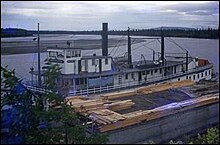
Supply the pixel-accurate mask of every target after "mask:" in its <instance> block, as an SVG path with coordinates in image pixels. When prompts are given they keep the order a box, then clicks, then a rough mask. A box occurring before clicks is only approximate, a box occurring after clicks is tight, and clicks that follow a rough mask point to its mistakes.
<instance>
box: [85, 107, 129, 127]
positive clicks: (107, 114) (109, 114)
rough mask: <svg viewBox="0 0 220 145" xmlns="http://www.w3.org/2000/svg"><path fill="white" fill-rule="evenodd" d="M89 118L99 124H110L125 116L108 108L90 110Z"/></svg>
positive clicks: (123, 118)
mask: <svg viewBox="0 0 220 145" xmlns="http://www.w3.org/2000/svg"><path fill="white" fill-rule="evenodd" d="M89 113H90V116H89V118H90V119H92V120H94V121H96V122H97V123H99V124H100V125H107V124H112V123H115V122H117V121H120V120H125V119H126V117H124V116H123V115H121V114H119V113H116V112H114V111H111V110H109V109H102V110H95V111H90V112H89Z"/></svg>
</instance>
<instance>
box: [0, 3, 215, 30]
mask: <svg viewBox="0 0 220 145" xmlns="http://www.w3.org/2000/svg"><path fill="white" fill-rule="evenodd" d="M38 22H39V23H40V29H41V30H72V31H74V30H100V29H101V27H102V23H103V22H108V23H109V30H112V29H117V30H119V29H127V27H131V28H135V29H137V28H139V29H143V28H154V27H160V26H175V27H193V28H202V27H203V28H204V27H205V28H207V27H208V26H210V27H214V28H217V27H218V26H219V2H218V1H207V2H206V1H196V2H193V1H183V2H181V1H166V2H164V1H139V2H137V1H132V2H131V1H100V2H99V1H90V2H86V1H65V2H63V1H62V2H61V1H60V2H59V1H54V2H53V1H47V2H46V1H33V2H31V1H20V2H19V1H16V2H15V1H14V2H13V1H11V2H9V1H1V27H2V28H6V27H13V28H24V29H28V30H36V29H37V23H38Z"/></svg>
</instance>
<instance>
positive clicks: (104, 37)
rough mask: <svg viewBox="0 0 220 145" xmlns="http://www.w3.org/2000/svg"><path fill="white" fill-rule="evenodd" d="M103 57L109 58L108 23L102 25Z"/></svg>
mask: <svg viewBox="0 0 220 145" xmlns="http://www.w3.org/2000/svg"><path fill="white" fill-rule="evenodd" d="M102 56H108V23H102Z"/></svg>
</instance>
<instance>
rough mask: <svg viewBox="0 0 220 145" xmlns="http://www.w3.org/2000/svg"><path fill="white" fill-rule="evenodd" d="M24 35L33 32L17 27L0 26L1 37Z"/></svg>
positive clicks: (30, 34)
mask: <svg viewBox="0 0 220 145" xmlns="http://www.w3.org/2000/svg"><path fill="white" fill-rule="evenodd" d="M25 36H33V33H31V32H29V31H28V30H25V29H18V28H6V29H3V28H1V37H2V38H3V37H25Z"/></svg>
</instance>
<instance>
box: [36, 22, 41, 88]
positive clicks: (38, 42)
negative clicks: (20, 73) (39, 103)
mask: <svg viewBox="0 0 220 145" xmlns="http://www.w3.org/2000/svg"><path fill="white" fill-rule="evenodd" d="M37 24H38V32H37V53H38V86H39V87H41V73H40V36H39V23H37Z"/></svg>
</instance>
